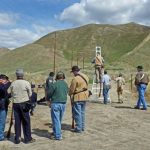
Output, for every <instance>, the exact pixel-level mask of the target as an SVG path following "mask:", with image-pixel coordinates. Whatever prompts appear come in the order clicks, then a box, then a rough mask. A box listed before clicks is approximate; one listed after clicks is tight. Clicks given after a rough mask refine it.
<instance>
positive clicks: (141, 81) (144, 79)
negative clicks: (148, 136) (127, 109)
mask: <svg viewBox="0 0 150 150" xmlns="http://www.w3.org/2000/svg"><path fill="white" fill-rule="evenodd" d="M148 83H149V77H148V75H147V74H146V73H144V72H143V66H137V74H136V76H135V86H136V87H137V91H138V96H139V98H138V101H137V105H136V106H135V109H140V106H141V104H142V105H143V108H142V110H147V104H146V100H145V91H146V88H147V85H148Z"/></svg>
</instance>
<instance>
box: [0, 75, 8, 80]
mask: <svg viewBox="0 0 150 150" xmlns="http://www.w3.org/2000/svg"><path fill="white" fill-rule="evenodd" d="M0 79H5V80H9V78H8V77H7V76H6V75H5V74H0Z"/></svg>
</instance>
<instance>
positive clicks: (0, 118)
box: [0, 109, 6, 140]
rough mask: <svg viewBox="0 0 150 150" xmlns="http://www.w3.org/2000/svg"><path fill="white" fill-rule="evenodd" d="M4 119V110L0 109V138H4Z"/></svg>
mask: <svg viewBox="0 0 150 150" xmlns="http://www.w3.org/2000/svg"><path fill="white" fill-rule="evenodd" d="M5 121H6V110H5V109H2V110H0V140H3V139H4V130H5Z"/></svg>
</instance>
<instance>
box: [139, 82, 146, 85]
mask: <svg viewBox="0 0 150 150" xmlns="http://www.w3.org/2000/svg"><path fill="white" fill-rule="evenodd" d="M140 84H145V85H147V83H144V82H140V83H139V85H140Z"/></svg>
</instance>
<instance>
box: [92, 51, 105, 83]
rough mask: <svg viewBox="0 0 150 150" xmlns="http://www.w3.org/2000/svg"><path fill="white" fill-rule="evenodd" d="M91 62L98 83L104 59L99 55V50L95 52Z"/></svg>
mask: <svg viewBox="0 0 150 150" xmlns="http://www.w3.org/2000/svg"><path fill="white" fill-rule="evenodd" d="M92 63H95V75H96V82H97V83H98V82H99V81H100V80H101V78H102V73H103V67H104V59H103V57H102V56H101V55H100V52H97V53H96V57H95V58H94V59H93V61H92Z"/></svg>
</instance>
